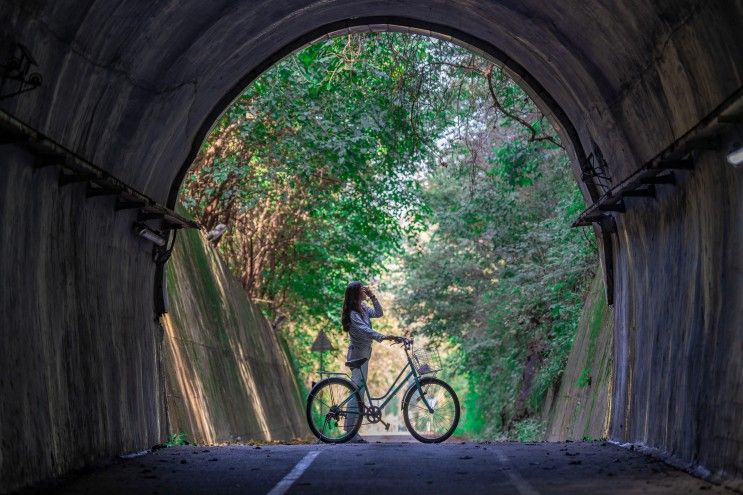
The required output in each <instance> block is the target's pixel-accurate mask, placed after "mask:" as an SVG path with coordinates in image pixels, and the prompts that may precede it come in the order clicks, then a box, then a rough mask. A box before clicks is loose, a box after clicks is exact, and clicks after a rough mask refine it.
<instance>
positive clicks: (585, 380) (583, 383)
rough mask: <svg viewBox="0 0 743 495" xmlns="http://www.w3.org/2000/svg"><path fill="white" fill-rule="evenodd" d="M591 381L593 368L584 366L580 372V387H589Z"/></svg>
mask: <svg viewBox="0 0 743 495" xmlns="http://www.w3.org/2000/svg"><path fill="white" fill-rule="evenodd" d="M590 383H591V370H589V369H588V368H583V370H581V372H580V376H579V377H578V383H577V385H578V388H583V387H587V386H588V385H589V384H590Z"/></svg>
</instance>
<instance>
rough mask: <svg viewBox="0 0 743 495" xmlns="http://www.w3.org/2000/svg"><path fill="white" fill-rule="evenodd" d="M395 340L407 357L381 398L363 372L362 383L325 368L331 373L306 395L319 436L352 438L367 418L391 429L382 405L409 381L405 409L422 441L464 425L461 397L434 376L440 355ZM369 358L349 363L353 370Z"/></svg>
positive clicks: (438, 438) (433, 439)
mask: <svg viewBox="0 0 743 495" xmlns="http://www.w3.org/2000/svg"><path fill="white" fill-rule="evenodd" d="M392 340H393V341H394V342H395V343H397V344H401V345H402V346H403V348H404V349H405V356H406V358H407V361H408V362H407V364H406V365H405V366H404V367H403V369H402V370H401V371H400V374H398V375H397V378H395V381H394V382H393V383H392V385H391V386H390V388H389V389H388V390H387V392H386V393H385V394H384V395H382V396H380V397H372V396H371V393H370V392H369V388H368V387H367V385H366V377H365V376H363V372H362V383H361V385H360V386H356V384H355V383H354V382H352V381H351V380H349V379H348V375H346V374H345V373H331V372H321V374H323V375H330V376H329V377H328V378H325V379H323V380H321V381H320V382H318V383H317V384H316V385H314V386H313V387H312V390H311V391H310V393H309V396H308V397H307V422H308V423H309V426H310V430H311V431H312V433H313V434H314V435H315V436H316V437H317V438H318V439H320V440H321V441H323V442H326V443H343V442H347V441H348V440H350V439H351V438H353V437H354V435H356V433H358V431H359V428H361V424H362V421H363V420H364V418H366V420H367V421H368V422H369V423H380V422H381V423H382V424H383V425H384V426H385V429H387V430H389V427H390V425H389V424H388V423H385V422H384V421H383V420H382V410H383V409H384V407H385V406H386V405H387V404H389V403H390V401H391V400H392V398H393V397H394V396H395V395H397V393H398V392H399V391H400V389H402V387H404V386H405V384H410V385H409V387H408V389H407V390H406V391H405V394H404V395H403V399H402V411H403V417H404V419H405V426H406V427H407V429H408V431H409V432H410V434H411V435H413V437H415V438H416V439H417V440H418V441H420V442H423V443H439V442H443V441H444V440H446V439H447V438H449V437H450V436H451V434H452V433H454V430H455V429H456V428H457V424H459V414H460V410H459V399H458V398H457V394H456V393H454V390H453V389H452V388H451V386H449V384H448V383H446V382H444V381H443V380H440V379H438V378H436V377H435V376H433V374H434V373H435V372H436V371H439V369H436V368H437V366H436V363H434V362H433V361H434V359H431V358H432V357H433V356H436V357H438V354H437V353H435V351H434V352H429V351H425V350H423V349H416V350H413V340H412V339H408V338H405V337H394V338H393V339H392ZM366 361H367V358H362V359H354V360H352V361H348V362H347V363H346V366H348V367H349V368H351V369H352V370H353V369H356V368H361V366H363V365H364V363H366ZM408 368H409V371H408V372H407V374H405V375H404V377H403V374H404V373H405V371H406V370H408ZM427 375H431V376H427ZM364 398H366V399H367V402H365V401H364Z"/></svg>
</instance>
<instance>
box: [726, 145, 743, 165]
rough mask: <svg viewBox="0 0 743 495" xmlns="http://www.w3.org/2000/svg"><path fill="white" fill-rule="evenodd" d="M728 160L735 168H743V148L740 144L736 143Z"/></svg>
mask: <svg viewBox="0 0 743 495" xmlns="http://www.w3.org/2000/svg"><path fill="white" fill-rule="evenodd" d="M727 159H728V163H729V164H730V165H732V166H733V167H740V166H743V146H741V145H740V143H735V144H734V145H733V147H732V150H731V151H730V153H728V156H727Z"/></svg>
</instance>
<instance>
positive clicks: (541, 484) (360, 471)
mask: <svg viewBox="0 0 743 495" xmlns="http://www.w3.org/2000/svg"><path fill="white" fill-rule="evenodd" d="M42 490H43V491H44V492H45V493H49V492H50V491H53V492H56V493H62V494H104V495H116V494H132V493H136V494H140V493H141V494H166V493H179V494H218V493H219V494H221V493H225V494H233V493H234V494H253V493H255V494H263V493H271V494H272V495H280V494H282V493H292V494H300V493H301V494H323V495H328V494H344V493H350V494H353V495H362V494H367V493H369V494H371V493H374V494H380V493H381V494H383V495H393V494H405V495H413V494H418V493H420V494H427V495H438V494H448V493H466V494H477V493H487V494H500V493H503V494H517V495H535V494H551V493H560V494H579V493H590V494H601V493H611V494H628V493H649V494H661V493H663V494H680V493H697V492H704V493H732V492H730V491H729V490H727V489H725V488H723V487H720V486H716V485H712V484H709V483H707V482H704V481H702V480H700V479H697V478H694V477H692V476H690V475H688V474H686V473H684V472H682V471H679V470H676V469H674V468H672V467H670V466H668V465H666V464H664V463H662V462H660V461H657V460H655V459H653V458H650V457H647V456H644V455H642V454H639V453H637V452H633V451H630V450H627V449H622V448H619V447H616V446H613V445H611V444H607V443H602V442H592V443H537V444H520V443H469V442H467V443H460V442H447V443H444V444H440V445H424V444H420V443H407V442H406V443H403V442H391V443H376V442H372V443H368V444H346V445H320V444H307V445H264V446H260V447H258V446H250V445H231V446H224V447H171V448H167V449H161V450H157V451H155V452H152V453H150V454H147V455H143V456H141V457H137V458H134V459H120V460H117V461H115V462H114V463H112V464H110V465H108V466H106V467H101V468H97V469H94V470H91V471H89V472H86V473H82V474H77V475H74V476H70V477H68V478H66V479H60V480H57V481H56V482H55V483H53V484H52V485H46V486H44V487H41V488H39V489H38V491H42ZM272 490H273V491H272Z"/></svg>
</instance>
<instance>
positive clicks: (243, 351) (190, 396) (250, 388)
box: [163, 230, 309, 443]
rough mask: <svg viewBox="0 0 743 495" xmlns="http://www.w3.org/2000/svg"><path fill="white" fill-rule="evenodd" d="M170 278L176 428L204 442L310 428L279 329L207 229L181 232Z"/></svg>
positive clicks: (169, 374)
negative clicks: (275, 329)
mask: <svg viewBox="0 0 743 495" xmlns="http://www.w3.org/2000/svg"><path fill="white" fill-rule="evenodd" d="M167 282H168V293H169V295H170V303H171V304H170V306H171V307H170V312H169V314H167V315H165V317H164V318H163V322H164V328H165V345H164V349H165V352H164V362H163V366H164V370H165V376H166V380H167V406H168V419H169V421H170V431H171V432H173V433H177V432H185V433H186V434H187V437H188V439H189V440H191V441H196V442H199V443H214V442H229V441H241V440H242V441H247V440H250V439H257V440H287V439H292V438H295V437H300V436H306V435H308V434H309V431H308V430H307V427H306V422H305V420H304V413H303V410H304V409H303V404H302V402H303V401H302V399H301V398H300V397H299V393H298V385H297V383H296V381H295V378H294V375H293V373H292V369H291V366H290V364H289V360H288V358H287V355H286V353H285V352H284V349H283V348H282V346H281V344H280V342H279V339H278V337H277V336H276V335H275V333H274V332H273V329H272V328H271V326H270V325H269V324H268V322H267V321H266V319H265V318H264V317H263V315H262V314H261V313H260V310H259V309H258V308H257V307H256V306H255V305H253V303H251V301H250V300H249V299H248V297H247V295H246V293H245V291H244V290H243V288H242V286H241V285H240V283H239V282H238V281H237V280H236V279H235V277H234V276H232V274H231V273H229V272H228V271H227V269H226V267H225V265H224V264H223V263H222V261H221V260H220V258H219V255H218V254H217V252H216V251H215V250H214V249H213V248H212V247H211V246H210V245H209V244H208V243H207V242H206V241H205V240H204V237H203V235H202V234H201V233H200V232H198V231H195V230H191V231H188V232H181V234H180V236H179V238H178V242H177V244H176V248H175V250H174V252H173V257H172V258H171V259H170V261H169V262H168V266H167Z"/></svg>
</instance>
